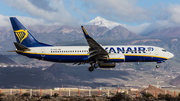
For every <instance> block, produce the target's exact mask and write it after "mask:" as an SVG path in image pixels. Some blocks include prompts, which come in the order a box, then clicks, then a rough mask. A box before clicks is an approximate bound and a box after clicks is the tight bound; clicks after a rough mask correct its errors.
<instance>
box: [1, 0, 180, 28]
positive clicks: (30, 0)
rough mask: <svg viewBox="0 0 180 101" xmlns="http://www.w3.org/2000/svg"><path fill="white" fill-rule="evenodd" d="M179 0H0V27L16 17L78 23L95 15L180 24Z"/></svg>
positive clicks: (139, 23)
mask: <svg viewBox="0 0 180 101" xmlns="http://www.w3.org/2000/svg"><path fill="white" fill-rule="evenodd" d="M179 9H180V1H179V0H0V22H1V24H0V26H9V24H8V23H9V22H8V17H10V16H16V17H17V18H18V19H21V21H22V22H26V24H27V25H36V24H42V25H43V24H48V25H73V26H79V25H80V24H83V23H86V22H88V21H90V20H92V19H94V18H95V17H97V16H101V17H103V18H105V19H108V20H111V21H115V22H119V23H123V24H126V25H129V26H134V29H136V28H137V26H141V27H142V25H146V26H148V27H150V28H154V27H156V26H160V27H174V26H179V25H180V10H179Z"/></svg>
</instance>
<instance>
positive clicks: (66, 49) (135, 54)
mask: <svg viewBox="0 0 180 101" xmlns="http://www.w3.org/2000/svg"><path fill="white" fill-rule="evenodd" d="M10 21H11V24H12V28H13V30H14V35H15V37H16V41H17V42H14V45H15V47H16V50H15V51H16V52H17V53H18V54H21V55H24V56H27V57H30V58H36V59H40V60H46V61H53V62H60V63H78V64H79V65H80V64H86V63H88V64H90V65H91V66H90V67H89V71H93V70H94V68H98V67H99V68H114V67H115V66H116V63H122V62H157V63H162V62H165V61H166V60H168V59H170V58H172V57H173V56H174V55H173V54H172V53H170V52H168V51H166V50H165V49H164V48H160V47H155V46H142V45H128V46H121V45H119V46H101V45H99V44H98V43H97V42H96V41H95V40H94V39H93V38H92V37H90V36H89V35H88V33H87V32H86V30H85V29H84V27H83V26H81V27H82V31H83V33H84V36H85V38H86V40H87V43H88V45H89V46H52V45H48V44H45V43H41V42H38V41H37V40H36V39H35V38H34V37H33V36H32V34H31V33H30V32H29V31H28V30H27V29H26V28H25V27H24V26H23V25H22V24H21V23H20V22H19V21H18V20H17V19H16V18H15V17H10ZM156 67H157V68H158V67H159V65H156Z"/></svg>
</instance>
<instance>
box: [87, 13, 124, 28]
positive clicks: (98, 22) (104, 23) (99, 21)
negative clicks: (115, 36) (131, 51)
mask: <svg viewBox="0 0 180 101" xmlns="http://www.w3.org/2000/svg"><path fill="white" fill-rule="evenodd" d="M86 24H87V25H98V26H101V27H107V28H109V29H112V28H114V27H116V26H119V25H120V26H123V27H126V25H125V24H120V23H117V22H113V21H109V20H106V19H104V18H102V17H100V16H97V17H96V18H94V19H93V20H91V21H89V22H87V23H86Z"/></svg>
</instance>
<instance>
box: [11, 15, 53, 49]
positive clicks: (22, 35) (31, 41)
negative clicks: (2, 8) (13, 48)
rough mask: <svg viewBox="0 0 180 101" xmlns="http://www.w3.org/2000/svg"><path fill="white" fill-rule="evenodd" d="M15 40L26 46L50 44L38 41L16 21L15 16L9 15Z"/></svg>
mask: <svg viewBox="0 0 180 101" xmlns="http://www.w3.org/2000/svg"><path fill="white" fill-rule="evenodd" d="M10 21H11V25H12V27H13V30H14V35H15V37H16V41H17V42H18V43H20V44H22V45H24V46H26V47H40V46H51V45H48V44H44V43H41V42H38V41H37V40H36V39H35V38H34V37H33V36H32V35H31V33H30V32H29V31H28V30H27V29H26V28H25V27H24V26H23V25H22V24H21V23H20V22H19V21H18V19H17V18H16V17H10Z"/></svg>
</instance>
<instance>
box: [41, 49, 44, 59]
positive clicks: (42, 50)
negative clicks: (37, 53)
mask: <svg viewBox="0 0 180 101" xmlns="http://www.w3.org/2000/svg"><path fill="white" fill-rule="evenodd" d="M41 57H42V58H44V57H45V49H41Z"/></svg>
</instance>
